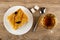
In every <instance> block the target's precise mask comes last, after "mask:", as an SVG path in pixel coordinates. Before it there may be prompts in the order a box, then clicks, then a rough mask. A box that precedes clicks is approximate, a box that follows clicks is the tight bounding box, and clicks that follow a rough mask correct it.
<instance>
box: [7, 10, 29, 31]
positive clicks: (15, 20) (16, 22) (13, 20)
mask: <svg viewBox="0 0 60 40" xmlns="http://www.w3.org/2000/svg"><path fill="white" fill-rule="evenodd" d="M7 19H8V21H9V23H10V24H11V25H12V28H13V29H15V30H17V29H18V28H19V27H21V26H22V25H24V24H26V23H27V22H28V17H27V15H26V14H25V13H24V12H23V11H22V10H21V9H19V10H17V11H16V12H14V13H12V14H11V15H8V17H7Z"/></svg>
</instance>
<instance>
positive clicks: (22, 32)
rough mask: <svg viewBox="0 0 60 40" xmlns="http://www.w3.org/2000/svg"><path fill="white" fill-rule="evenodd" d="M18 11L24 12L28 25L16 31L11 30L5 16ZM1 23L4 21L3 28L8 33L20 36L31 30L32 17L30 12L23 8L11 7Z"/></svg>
mask: <svg viewBox="0 0 60 40" xmlns="http://www.w3.org/2000/svg"><path fill="white" fill-rule="evenodd" d="M18 9H22V10H23V11H24V12H25V14H26V15H27V16H28V23H27V24H25V25H23V26H22V27H21V28H19V29H18V30H14V29H12V27H11V25H10V24H9V22H8V20H7V16H8V15H10V14H11V13H13V12H15V11H17V10H18ZM3 21H4V25H5V28H6V29H7V31H8V32H10V33H12V34H15V35H22V34H25V33H27V32H28V31H29V30H30V29H31V27H32V24H33V16H32V14H31V12H30V11H29V10H28V9H27V8H25V7H24V6H13V7H11V8H9V9H8V10H7V12H6V13H5V15H4V19H3Z"/></svg>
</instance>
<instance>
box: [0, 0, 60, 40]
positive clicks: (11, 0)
mask: <svg viewBox="0 0 60 40" xmlns="http://www.w3.org/2000/svg"><path fill="white" fill-rule="evenodd" d="M17 5H22V6H25V7H27V8H32V7H34V6H35V5H38V6H39V7H46V9H47V10H46V13H53V14H55V15H56V17H57V20H58V23H57V26H56V27H55V28H53V29H52V30H53V32H52V31H50V30H46V29H44V28H41V26H38V28H37V30H36V32H32V30H33V26H32V28H31V30H30V31H29V32H28V33H26V34H24V35H19V36H18V35H12V34H10V33H9V32H8V31H7V30H6V29H5V27H4V25H3V16H4V14H5V12H6V11H7V9H8V8H10V7H12V6H17ZM37 13H38V12H36V13H35V14H34V20H36V19H37V15H36V14H37ZM34 22H35V21H34ZM0 40H60V0H0Z"/></svg>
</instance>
